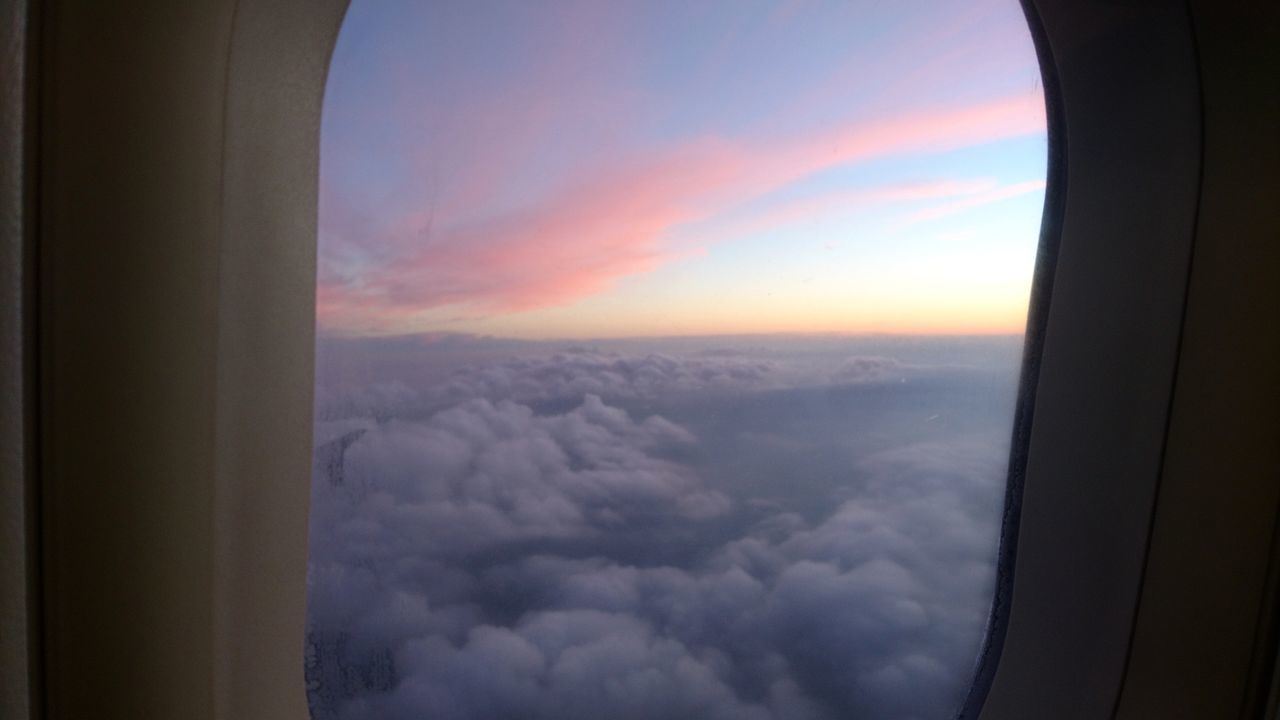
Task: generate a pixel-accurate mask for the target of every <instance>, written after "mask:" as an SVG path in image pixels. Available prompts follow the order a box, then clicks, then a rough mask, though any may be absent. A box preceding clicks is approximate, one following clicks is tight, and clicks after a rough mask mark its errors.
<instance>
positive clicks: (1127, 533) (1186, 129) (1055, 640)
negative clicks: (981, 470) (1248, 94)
mask: <svg viewBox="0 0 1280 720" xmlns="http://www.w3.org/2000/svg"><path fill="white" fill-rule="evenodd" d="M1033 5H1034V7H1035V9H1036V10H1037V11H1038V13H1039V15H1040V18H1041V20H1042V21H1043V24H1044V28H1045V31H1046V36H1047V40H1048V43H1049V46H1050V50H1051V53H1052V56H1053V59H1054V62H1055V65H1056V71H1057V77H1058V81H1059V85H1060V93H1061V96H1060V97H1061V101H1062V106H1063V109H1064V112H1065V153H1066V163H1065V165H1066V168H1067V180H1066V187H1065V193H1066V197H1065V209H1064V216H1063V218H1062V226H1061V228H1062V230H1061V232H1062V235H1061V239H1060V246H1059V255H1058V258H1057V268H1056V271H1055V277H1054V281H1053V297H1052V299H1051V301H1050V305H1049V313H1048V319H1047V323H1046V327H1045V337H1044V354H1043V362H1042V366H1041V372H1040V378H1039V382H1038V386H1037V388H1036V411H1035V417H1034V420H1033V424H1032V428H1031V437H1030V445H1029V451H1028V458H1027V460H1028V464H1027V471H1026V484H1025V489H1024V496H1023V500H1022V507H1021V517H1020V520H1019V531H1018V545H1017V557H1016V562H1015V566H1014V574H1013V592H1012V606H1011V612H1010V616H1009V619H1008V625H1007V635H1006V639H1005V643H1004V646H1003V649H1002V650H1001V652H1000V659H999V664H998V667H997V669H996V671H995V677H994V680H993V683H992V685H991V688H990V691H989V694H988V696H987V700H986V703H985V706H984V707H983V709H982V712H981V715H980V717H981V718H983V720H995V719H997V718H1028V717H1036V718H1044V719H1046V720H1052V719H1053V718H1104V717H1110V715H1111V712H1112V707H1113V705H1114V703H1115V701H1116V698H1117V695H1118V692H1119V689H1120V684H1121V681H1122V676H1123V672H1124V667H1125V661H1126V656H1127V653H1128V650H1129V641H1130V635H1131V631H1132V626H1133V620H1134V612H1135V607H1136V604H1137V600H1138V592H1139V585H1140V579H1141V576H1142V569H1143V563H1144V561H1145V556H1146V549H1147V539H1148V533H1149V530H1150V521H1151V513H1152V507H1153V503H1154V499H1155V494H1156V491H1157V482H1158V478H1159V474H1160V463H1161V458H1162V455H1163V451H1164V436H1165V427H1166V423H1167V419H1168V413H1169V403H1170V397H1171V392H1172V384H1173V374H1174V369H1175V364H1176V358H1177V351H1178V340H1179V334H1180V329H1181V322H1182V310H1183V297H1184V293H1185V288H1186V281H1187V268H1188V261H1189V257H1190V251H1191V244H1192V238H1193V231H1194V222H1195V211H1196V204H1197V191H1198V185H1199V183H1198V179H1199V163H1200V105H1199V99H1200V96H1199V87H1198V82H1197V71H1196V59H1195V51H1194V44H1193V39H1192V35H1191V28H1190V23H1189V19H1188V16H1187V13H1186V9H1185V8H1184V7H1183V5H1182V4H1181V3H1140V4H1139V3H1134V4H1126V5H1119V4H1114V3H1107V2H1100V1H1093V2H1079V1H1076V0H1071V1H1067V0H1040V1H1037V2H1034V3H1033Z"/></svg>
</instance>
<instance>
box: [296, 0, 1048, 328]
mask: <svg viewBox="0 0 1280 720" xmlns="http://www.w3.org/2000/svg"><path fill="white" fill-rule="evenodd" d="M936 5H937V6H936V7H924V6H921V7H918V8H913V11H912V12H911V13H910V16H903V14H902V10H900V9H896V8H893V7H887V6H886V7H879V6H872V7H865V6H864V7H858V6H857V4H848V3H830V4H823V3H804V2H788V3H779V4H774V3H739V2H724V3H699V4H696V5H694V4H689V5H688V6H686V4H674V3H636V4H630V5H624V4H618V3H590V2H583V3H572V2H568V3H555V4H543V3H528V4H521V3H511V4H493V3H476V4H458V5H456V6H454V5H450V4H444V3H442V4H427V5H421V6H419V5H417V4H403V5H402V4H401V3H391V2H388V3H368V4H356V5H355V6H353V8H352V10H351V14H350V16H349V17H348V18H347V21H346V23H345V25H344V28H343V34H342V37H341V40H340V42H339V44H338V47H337V50H336V54H335V58H334V61H333V67H334V68H335V70H334V72H333V73H332V75H331V78H330V81H329V87H328V90H327V97H326V104H325V115H324V125H323V148H322V177H321V184H322V187H321V244H320V265H321V270H320V278H319V286H318V296H317V300H318V308H317V317H318V324H319V328H320V330H321V332H322V333H324V334H327V335H393V334H406V333H415V332H461V333H471V334H488V335H497V336H509V337H519V338H557V337H558V338H607V337H627V336H651V335H657V336H662V335H714V334H742V333H780V332H782V333H784V332H803V333H866V332H889V333H942V334H956V333H1017V332H1020V331H1021V330H1022V326H1023V324H1024V323H1025V313H1026V303H1027V295H1028V291H1029V284H1030V270H1031V265H1032V262H1033V259H1034V253H1035V247H1036V237H1037V234H1038V225H1039V213H1040V206H1041V204H1042V202H1043V188H1044V182H1043V178H1044V170H1045V168H1044V162H1045V161H1044V156H1045V147H1044V145H1045V135H1044V112H1043V98H1042V95H1041V92H1040V88H1039V85H1038V76H1037V72H1036V66H1035V62H1034V57H1033V51H1032V48H1031V46H1030V40H1029V38H1027V36H1026V35H1027V34H1026V32H1025V28H1024V27H1019V26H1018V24H1020V23H1022V19H1021V18H1020V17H1019V16H1018V15H1017V14H1016V12H1010V7H1009V5H1008V4H1007V3H995V2H988V3H982V4H981V5H982V6H981V7H976V8H975V7H971V6H970V5H969V4H965V7H964V8H963V12H962V13H961V12H959V11H958V9H957V8H955V7H953V6H954V5H955V4H954V3H938V4H936ZM498 8H501V10H502V11H501V12H497V10H498Z"/></svg>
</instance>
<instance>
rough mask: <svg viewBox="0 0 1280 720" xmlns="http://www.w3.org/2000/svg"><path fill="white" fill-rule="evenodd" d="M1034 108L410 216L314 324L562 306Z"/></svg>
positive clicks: (1001, 129)
mask: <svg viewBox="0 0 1280 720" xmlns="http://www.w3.org/2000/svg"><path fill="white" fill-rule="evenodd" d="M1041 103H1042V101H1041V99H1040V97H1039V96H1038V95H1035V94H1028V95H1026V96H1023V97H1017V98H1011V99H1004V100H999V101H994V102H987V103H982V104H976V105H970V106H967V107H959V108H952V109H947V110H935V111H932V112H920V113H913V114H907V115H902V116H898V117H891V118H885V119H882V120H879V121H874V122H864V123H858V124H852V125H849V126H845V127H837V128H834V129H832V130H831V131H829V132H826V133H814V134H809V135H806V136H803V137H795V138H789V139H784V140H780V141H775V142H771V143H767V144H757V145H745V144H741V143H735V142H731V141H728V140H724V139H720V138H714V137H708V138H702V139H699V140H696V141H692V142H688V143H684V144H681V145H679V146H676V147H673V148H670V149H668V150H666V151H664V152H659V153H653V154H650V155H645V156H641V157H635V156H632V157H622V158H618V159H617V160H616V161H614V163H613V164H612V165H607V166H597V167H593V168H591V169H590V171H588V172H583V173H580V174H579V175H578V176H577V177H574V178H572V179H571V180H570V181H569V182H566V183H563V184H561V185H559V186H558V187H556V188H554V189H553V190H552V191H551V192H550V193H549V194H548V195H547V196H546V197H545V198H543V199H542V200H541V201H539V202H538V203H537V204H535V205H534V206H532V207H529V208H527V209H525V210H523V211H520V212H512V213H508V214H506V215H503V216H499V217H496V218H491V219H488V220H486V221H483V222H478V223H472V224H470V225H466V226H462V227H449V228H443V227H441V226H440V223H434V222H433V219H434V217H435V215H434V212H432V211H424V210H418V211H415V212H412V213H406V214H405V215H404V216H403V217H401V218H399V219H398V221H397V222H393V223H390V224H389V225H388V227H389V228H390V229H389V230H387V231H386V232H385V235H386V237H385V238H382V237H380V238H378V240H379V241H382V240H385V241H386V242H387V243H390V244H391V245H390V246H392V247H395V248H397V249H398V250H399V251H400V252H399V253H398V254H397V255H396V256H395V257H390V258H386V257H381V258H379V260H380V264H377V265H375V266H373V267H371V268H369V269H367V271H366V272H363V273H362V274H361V276H360V277H359V278H358V279H352V278H347V279H345V280H339V279H336V278H333V277H322V279H321V289H320V302H319V306H318V317H319V321H320V324H321V327H322V328H324V329H327V330H336V331H366V332H376V331H378V330H381V329H385V328H387V327H388V326H396V325H398V324H401V323H404V322H407V321H409V320H410V319H411V318H412V317H413V316H414V315H415V314H417V313H421V312H424V311H428V310H432V309H437V308H444V307H456V308H460V309H463V310H465V311H466V312H471V313H476V314H482V315H484V314H497V313H505V312H514V311H521V310H530V309H534V308H540V307H547V306H553V305H560V304H567V303H571V302H574V301H576V300H579V299H582V298H584V297H587V296H590V295H593V294H596V293H599V292H601V291H603V290H606V289H608V288H609V287H610V286H612V285H613V283H615V282H616V281H617V280H619V279H620V278H623V277H626V276H629V275H634V274H637V273H643V272H647V271H649V270H653V269H654V268H656V267H658V266H660V265H661V264H662V263H664V262H666V261H668V260H669V259H671V258H673V257H676V256H678V255H680V254H682V253H684V252H687V251H688V249H687V248H679V247H673V246H672V245H671V242H670V241H669V235H670V233H671V230H672V229H673V228H675V227H676V226H678V225H680V224H682V223H687V222H691V221H695V220H703V219H707V218H710V217H713V216H715V215H716V214H717V213H720V212H723V211H724V210H726V209H728V208H731V207H733V206H734V205H736V204H738V203H742V202H744V201H747V200H750V199H752V198H754V197H757V196H759V195H761V194H763V193H766V192H769V191H772V190H775V189H778V188H780V187H783V186H785V185H787V184H788V183H791V182H793V181H796V180H798V179H801V178H804V177H806V176H808V175H811V174H813V173H816V172H819V171H822V170H825V169H829V168H834V167H838V166H842V165H848V164H852V163H857V162H861V161H866V160H870V159H873V158H877V157H883V156H889V155H900V154H913V153H931V152H942V151H947V150H952V149H957V148H961V147H967V146H972V145H977V144H982V143H986V142H992V141H996V140H1000V139H1004V138H1009V137H1015V136H1020V135H1027V134H1032V133H1038V132H1042V131H1043V129H1044V112H1043V106H1042V104H1041ZM935 190H936V188H935ZM958 202H965V201H964V200H962V201H958Z"/></svg>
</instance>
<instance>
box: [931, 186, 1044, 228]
mask: <svg viewBox="0 0 1280 720" xmlns="http://www.w3.org/2000/svg"><path fill="white" fill-rule="evenodd" d="M1044 187H1045V181H1044V180H1027V181H1025V182H1020V183H1014V184H1012V185H1004V186H1002V187H995V188H991V189H989V190H986V191H984V192H981V193H978V194H976V195H971V196H969V197H965V198H961V199H959V200H952V201H951V202H947V203H943V204H941V205H935V206H934V207H931V208H926V209H924V210H920V211H918V212H915V213H912V214H911V215H909V216H908V217H907V222H908V223H917V222H925V221H926V220H936V219H938V218H941V217H946V216H948V215H954V214H956V213H960V212H964V211H965V210H971V209H973V208H976V207H981V206H983V205H990V204H991V203H996V202H1000V201H1001V200H1008V199H1009V198H1014V197H1018V196H1019V195H1026V194H1027V193H1033V192H1039V191H1041V190H1044Z"/></svg>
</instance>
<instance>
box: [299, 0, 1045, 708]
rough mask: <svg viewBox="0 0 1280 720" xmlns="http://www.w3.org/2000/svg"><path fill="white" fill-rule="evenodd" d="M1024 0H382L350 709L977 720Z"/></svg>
mask: <svg viewBox="0 0 1280 720" xmlns="http://www.w3.org/2000/svg"><path fill="white" fill-rule="evenodd" d="M1038 78H1039V70H1038V67H1037V65H1036V60H1035V55H1034V51H1033V48H1032V44H1031V39H1030V35H1029V33H1028V30H1027V27H1026V23H1025V20H1024V19H1023V17H1022V14H1021V10H1020V8H1019V6H1018V4H1017V3H1016V2H1013V0H999V1H991V2H981V3H955V2H935V3H924V4H919V3H917V4H911V5H910V6H903V5H901V4H894V3H874V2H844V1H832V2H816V1H815V2H777V3H773V2H737V1H736V0H732V1H731V0H721V1H719V2H705V3H683V2H666V1H663V2H649V1H648V0H644V1H641V0H636V1H634V2H611V3H599V2H587V1H583V2H571V1H569V0H555V1H554V2H539V3H525V2H516V1H515V0H507V1H503V2H494V1H485V2H474V3H453V2H414V3H411V2H378V1H375V0H355V1H354V2H353V3H352V6H351V9H350V11H349V13H348V16H347V19H346V21H345V24H344V26H343V29H342V33H341V36H340V38H339V41H338V45H337V48H336V51H335V53H334V57H333V63H332V68H331V71H330V76H329V81H328V87H327V90H326V98H325V107H324V118H323V130H322V136H323V140H322V154H321V158H322V171H321V211H320V212H321V215H320V237H319V249H320V269H319V275H318V279H317V326H318V340H317V349H316V350H317V352H316V356H317V387H316V410H317V414H316V417H317V420H316V427H315V463H314V479H313V490H312V507H311V540H310V542H311V560H310V567H309V602H308V605H309V610H308V633H307V666H306V677H307V688H308V693H309V697H310V705H311V711H312V715H313V717H314V718H316V719H317V720H330V719H334V720H337V719H342V720H358V719H362V718H371V719H372V718H378V719H383V718H385V719H389V720H395V719H398V718H404V719H406V720H407V719H409V718H414V719H418V718H432V719H433V720H450V719H455V718H456V719H459V720H462V719H477V720H478V719H482V718H547V719H556V720H572V719H576V718H582V719H584V720H585V719H590V720H597V719H598V718H614V719H617V718H646V719H650V720H663V719H676V718H680V719H685V718H725V719H729V718H732V719H733V720H743V719H746V720H751V719H755V718H759V719H760V720H765V719H770V718H776V719H779V720H781V719H783V718H785V719H787V720H803V719H806V718H815V719H817V718H848V717H871V718H939V719H941V718H949V717H951V716H952V715H953V714H954V712H955V710H956V708H957V707H958V706H959V704H960V702H961V701H962V700H963V697H964V694H965V692H966V691H967V689H968V685H969V683H970V680H971V677H972V674H973V671H974V665H975V660H976V658H977V656H978V654H979V651H980V648H981V644H982V640H983V632H984V626H985V623H986V620H987V617H988V613H989V609H990V604H991V598H992V593H993V591H994V588H995V572H994V567H995V562H996V551H997V546H998V542H999V528H1000V514H1001V509H1002V503H1003V498H1004V490H1005V481H1006V475H1007V465H1008V454H1009V438H1010V434H1011V427H1012V422H1013V411H1014V406H1015V401H1016V392H1017V383H1018V372H1019V362H1020V352H1021V347H1022V339H1023V338H1022V333H1023V328H1024V326H1025V323H1026V314H1027V302H1028V293H1029V288H1030V283H1031V272H1032V266H1033V263H1034V260H1035V252H1036V244H1037V238H1038V235H1039V220H1040V212H1041V207H1042V205H1043V189H1044V178H1045V157H1046V138H1045V121H1044V110H1043V97H1042V94H1041V89H1040V87H1039V83H1038Z"/></svg>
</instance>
